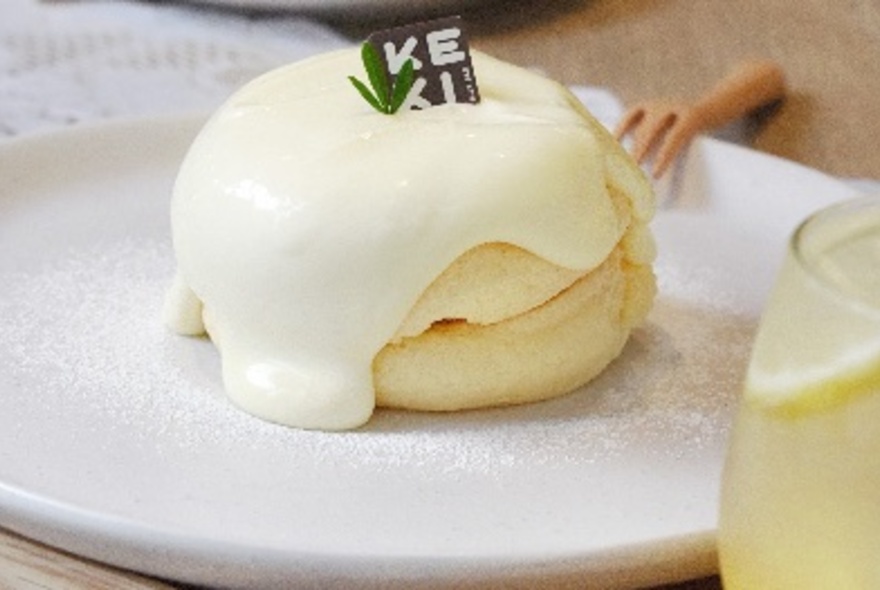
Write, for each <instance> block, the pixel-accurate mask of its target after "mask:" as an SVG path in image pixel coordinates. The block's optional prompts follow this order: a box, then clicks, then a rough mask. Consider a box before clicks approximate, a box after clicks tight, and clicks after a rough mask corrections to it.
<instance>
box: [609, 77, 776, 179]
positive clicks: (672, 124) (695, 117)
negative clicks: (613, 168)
mask: <svg viewBox="0 0 880 590" xmlns="http://www.w3.org/2000/svg"><path fill="white" fill-rule="evenodd" d="M784 95H785V77H784V76H783V73H782V69H781V68H780V67H779V65H778V64H776V63H775V62H773V61H769V60H759V61H746V62H743V63H741V64H740V65H739V66H737V67H736V68H734V69H733V70H732V71H731V72H730V73H729V74H728V75H727V76H725V77H724V78H723V79H722V80H721V81H720V82H719V83H718V84H716V85H715V86H714V87H712V89H711V90H709V92H707V93H706V94H705V95H703V96H702V97H701V98H700V99H699V100H697V101H696V102H695V103H693V104H686V103H682V102H675V101H671V100H651V101H645V102H643V103H640V104H637V105H635V106H634V107H632V108H631V109H629V110H628V111H627V112H626V113H625V114H624V116H623V118H622V119H621V121H620V123H619V124H618V125H617V128H616V129H615V132H614V134H615V135H616V136H617V138H618V139H621V138H622V137H623V136H625V135H626V134H627V133H632V135H633V139H634V144H633V148H632V151H633V157H635V159H636V160H637V161H638V162H639V163H642V162H643V161H644V160H645V158H646V157H647V156H648V154H649V153H650V152H651V150H652V148H653V147H654V146H656V145H659V148H658V149H657V153H656V156H655V158H654V165H653V169H652V174H653V175H654V178H659V177H660V176H662V175H663V173H664V172H665V171H666V169H667V168H668V167H669V165H670V164H671V163H672V162H673V160H675V157H676V156H677V155H678V154H679V153H680V152H681V151H682V150H684V149H685V148H686V147H687V145H688V143H690V141H691V140H692V139H693V138H694V136H696V135H698V134H699V133H703V132H705V131H708V130H710V129H716V128H718V127H721V126H722V125H724V124H726V123H730V122H731V121H734V120H736V119H738V118H740V117H742V116H745V115H746V114H748V113H750V112H752V111H754V110H756V109H758V108H759V107H762V106H765V105H767V104H770V103H772V102H775V101H778V100H781V99H782V98H783V97H784ZM661 140H662V141H661Z"/></svg>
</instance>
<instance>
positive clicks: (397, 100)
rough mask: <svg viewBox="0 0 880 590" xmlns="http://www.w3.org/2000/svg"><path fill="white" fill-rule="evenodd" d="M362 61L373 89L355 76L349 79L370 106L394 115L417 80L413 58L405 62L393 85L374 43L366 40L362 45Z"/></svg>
mask: <svg viewBox="0 0 880 590" xmlns="http://www.w3.org/2000/svg"><path fill="white" fill-rule="evenodd" d="M361 61H363V62H364V69H365V70H366V71H367V79H368V80H369V82H370V86H371V87H372V90H370V88H368V87H367V85H366V84H364V83H363V82H361V81H360V80H358V79H357V78H355V77H354V76H349V77H348V79H349V81H350V82H351V83H352V85H353V86H354V87H355V88H356V89H357V91H358V92H359V93H360V95H361V96H362V97H364V100H366V101H367V102H368V103H370V106H372V107H373V108H374V109H376V110H377V111H379V112H380V113H384V114H386V115H393V114H394V113H396V112H397V111H398V110H399V109H400V107H401V105H403V102H404V101H405V100H406V95H407V94H409V91H410V89H411V88H412V86H413V83H414V82H415V67H414V66H413V60H412V58H410V59H408V60H406V61H405V62H404V64H403V66H402V67H401V68H400V72H399V73H398V74H397V77H396V78H395V80H394V85H393V86H392V85H391V84H389V83H388V76H387V75H386V73H385V67H384V65H383V64H382V58H380V57H379V52H378V51H376V48H375V47H373V45H372V44H370V43H368V42H364V44H363V45H362V46H361Z"/></svg>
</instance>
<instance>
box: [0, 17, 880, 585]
mask: <svg viewBox="0 0 880 590" xmlns="http://www.w3.org/2000/svg"><path fill="white" fill-rule="evenodd" d="M463 14H464V15H465V16H466V18H467V19H468V22H469V23H470V25H471V29H472V34H473V37H474V40H473V42H474V45H475V46H477V47H479V48H481V49H483V50H485V51H487V52H489V53H492V54H494V55H496V56H498V57H500V58H503V59H507V60H509V61H512V62H515V63H520V64H524V65H525V64H528V65H534V66H538V67H541V68H543V69H544V70H545V71H546V72H547V73H548V74H549V75H550V76H551V77H554V78H556V79H558V80H560V81H562V82H564V83H567V84H586V85H594V86H605V87H608V88H610V89H611V90H613V91H615V92H616V93H617V94H618V95H619V96H620V97H621V98H622V99H623V100H624V101H625V102H626V103H628V104H630V103H633V102H635V101H638V100H640V99H644V98H648V97H657V96H673V97H680V98H685V99H687V98H693V97H695V96H696V95H697V94H698V93H700V92H701V91H703V90H705V89H706V88H708V87H709V86H710V85H711V84H712V83H713V82H715V81H717V80H718V79H719V78H720V77H721V76H722V75H723V74H724V73H725V72H726V71H727V70H728V69H729V68H730V67H732V66H733V65H734V64H735V63H737V62H739V61H740V60H742V59H745V58H749V57H769V58H773V59H775V60H777V61H778V62H779V63H780V64H782V66H783V68H784V69H785V71H786V75H787V80H788V84H789V87H790V95H789V97H788V99H787V100H786V101H785V102H784V104H782V105H781V107H780V108H779V109H777V110H776V111H775V112H774V113H773V114H772V115H771V116H769V117H768V118H767V119H765V120H763V121H762V122H761V125H760V126H759V127H757V128H756V129H754V134H753V136H752V145H753V147H754V148H756V149H758V150H760V151H764V152H767V153H771V154H776V155H778V156H782V157H784V158H788V159H791V160H795V161H797V162H801V163H803V164H806V165H808V166H811V167H814V168H818V169H820V170H823V171H825V172H828V173H830V174H833V175H837V176H845V177H865V178H873V179H880V155H878V152H880V150H878V148H880V100H878V97H880V3H878V2H876V0H848V1H847V2H828V1H827V0H799V1H798V2H796V3H795V2H791V1H790V0H760V1H758V0H751V1H747V0H701V1H700V2H694V1H693V0H650V1H646V0H592V1H591V0H580V1H578V0H555V1H552V2H550V1H548V2H532V1H508V2H495V3H493V4H489V5H487V6H485V7H478V8H476V9H473V10H470V11H464V12H463ZM331 24H332V25H333V26H335V27H336V28H337V29H338V30H340V31H342V32H343V33H345V34H348V35H350V36H351V37H352V39H360V38H362V36H363V34H364V33H365V32H366V31H368V30H369V29H372V28H374V25H375V23H365V22H361V23H359V24H351V23H341V22H331ZM171 587H172V586H169V585H167V584H164V583H162V582H159V581H155V580H151V579H147V578H143V577H140V576H137V575H133V574H129V573H125V572H120V571H118V570H114V569H112V568H108V567H104V566H101V565H98V564H95V563H93V562H88V561H85V560H81V559H78V558H75V557H72V556H69V555H66V554H64V553H62V552H58V551H54V550H52V549H49V548H47V547H44V546H42V545H39V544H36V543H32V542H30V541H27V540H25V539H23V538H21V537H19V536H17V535H14V534H11V533H4V532H2V531H0V588H51V589H55V588H65V589H80V588H82V589H86V588H88V589H94V588H115V589H126V588H132V589H133V588H139V589H140V588H153V589H155V588H171ZM720 587H721V585H720V582H719V581H718V579H717V578H710V579H706V580H696V581H691V582H687V583H684V584H679V585H676V586H669V587H667V589H668V590H672V589H673V588H674V589H675V590H717V589H719V588H720Z"/></svg>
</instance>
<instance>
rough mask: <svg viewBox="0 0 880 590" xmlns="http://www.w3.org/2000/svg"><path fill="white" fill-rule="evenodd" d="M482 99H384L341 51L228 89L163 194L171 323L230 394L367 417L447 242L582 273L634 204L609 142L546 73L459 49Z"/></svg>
mask: <svg viewBox="0 0 880 590" xmlns="http://www.w3.org/2000/svg"><path fill="white" fill-rule="evenodd" d="M473 64H474V70H475V74H476V77H477V81H478V84H479V87H480V94H481V97H482V101H481V102H480V103H479V104H477V105H471V104H457V105H445V106H440V107H435V108H431V109H427V110H423V111H407V112H398V113H397V114H395V115H385V114H381V113H378V112H377V111H375V110H373V109H372V108H371V107H370V106H369V105H368V104H367V103H366V102H365V101H364V100H363V98H361V96H360V95H359V94H358V93H357V92H356V91H355V90H354V88H353V87H352V86H351V84H350V83H349V81H348V80H347V77H348V76H349V75H357V76H361V75H362V71H363V66H362V65H361V62H360V55H359V52H358V51H357V50H356V49H350V50H343V51H339V52H335V53H330V54H326V55H323V56H319V57H316V58H312V59H310V60H306V61H303V62H299V63H295V64H292V65H289V66H286V67H283V68H280V69H278V70H275V71H273V72H270V73H268V74H266V75H264V76H262V77H260V78H258V79H256V80H254V81H253V82H251V83H250V84H248V85H247V86H245V87H244V88H243V89H242V90H240V91H239V92H237V93H236V94H235V95H234V96H233V97H232V98H231V99H230V100H229V101H228V102H227V103H226V104H225V105H224V106H223V107H222V108H220V109H219V110H218V112H217V113H216V114H215V115H214V116H213V117H212V118H211V120H210V121H209V122H208V123H207V124H206V125H205V127H204V129H203V130H202V131H201V133H200V134H199V136H198V137H197V139H196V140H195V142H194V143H193V145H192V147H191V149H190V151H189V153H188V155H187V156H186V158H185V160H184V162H183V164H182V167H181V169H180V173H179V176H178V179H177V183H176V186H175V189H174V196H173V199H172V205H171V219H172V228H173V239H174V248H175V252H176V256H177V261H178V273H177V277H176V279H175V284H174V286H173V287H172V288H171V290H170V291H169V294H168V299H167V301H166V322H167V323H168V324H169V325H170V326H171V327H172V328H173V329H174V330H176V331H178V332H180V333H185V334H200V333H203V332H204V331H205V329H207V332H208V333H209V334H210V336H211V339H212V340H213V342H214V343H215V344H216V346H217V347H218V349H219V351H220V354H221V358H222V366H223V379H224V385H225V388H226V391H227V394H228V395H229V397H230V398H231V399H232V400H233V401H234V402H235V403H236V404H237V405H239V406H240V407H241V408H243V409H244V410H246V411H248V412H250V413H252V414H255V415H257V416H259V417H262V418H264V419H267V420H270V421H274V422H278V423H282V424H286V425H290V426H295V427H300V428H314V429H327V430H337V429H349V428H355V427H357V426H359V425H362V424H364V423H365V422H366V421H367V420H368V419H369V418H370V416H371V414H372V412H373V409H374V406H375V394H374V388H373V377H372V374H371V363H372V360H373V358H374V356H375V355H376V353H377V352H378V351H379V350H380V349H382V347H383V346H384V345H385V344H386V343H387V342H388V341H389V339H390V338H391V337H392V336H393V335H394V333H395V331H396V330H397V328H398V327H399V326H400V325H401V322H402V321H403V320H404V318H405V317H406V315H407V313H408V312H409V310H410V309H411V308H412V307H413V305H414V304H415V302H416V301H417V300H418V298H419V296H420V295H421V294H422V292H423V291H425V289H426V288H427V287H428V285H429V284H430V283H431V282H432V281H433V280H434V279H435V278H436V277H437V276H438V275H439V274H440V273H441V272H442V271H443V270H444V269H445V268H446V267H447V266H449V265H450V263H452V262H453V260H455V259H456V258H457V257H459V256H460V255H461V254H463V253H464V252H466V251H468V250H469V249H471V248H473V247H475V246H477V245H480V244H485V243H492V242H506V243H510V244H514V245H516V246H519V247H521V248H523V249H525V250H528V251H530V252H532V253H534V254H536V255H537V256H540V257H541V258H544V259H545V260H547V261H549V262H552V263H554V264H556V265H559V266H563V267H567V268H572V269H579V270H581V269H582V270H584V271H586V270H589V269H592V268H594V267H596V266H597V265H599V264H600V263H601V262H602V261H603V260H605V258H606V257H607V256H608V255H609V253H610V252H611V251H612V249H614V248H615V246H616V245H617V243H618V241H619V240H620V238H621V236H622V235H623V233H624V231H625V230H626V227H625V221H623V220H620V219H619V218H618V216H617V214H616V213H615V209H614V206H613V204H612V200H611V199H610V198H609V186H616V187H618V188H620V189H621V190H622V191H623V192H624V193H625V194H627V195H629V196H630V198H631V199H633V202H632V203H631V206H632V210H633V214H634V215H635V216H636V217H637V218H641V219H648V218H650V216H651V215H652V213H653V211H652V207H653V201H652V198H651V196H650V191H649V190H647V189H646V188H645V182H644V179H643V178H641V177H639V176H638V175H637V174H635V173H633V172H632V170H631V167H630V165H628V164H626V165H622V164H620V163H619V162H618V160H620V159H621V158H625V157H626V156H625V155H624V154H623V152H622V151H621V150H620V149H619V148H618V147H617V146H616V145H615V146H614V149H610V148H609V146H610V145H611V142H613V140H612V139H611V138H610V137H609V136H608V135H607V133H606V132H605V131H604V129H601V128H600V126H599V125H598V123H596V122H595V121H594V120H593V119H592V117H590V116H589V115H588V114H587V113H586V112H585V111H584V110H583V108H582V107H581V105H580V104H579V103H578V102H577V100H576V99H575V98H574V97H573V96H571V95H570V94H569V93H568V91H567V90H565V89H564V88H563V87H561V86H560V85H558V84H556V83H554V82H552V81H550V80H547V79H545V78H543V77H541V76H540V75H537V74H534V73H531V72H529V71H526V70H524V69H521V68H517V67H515V66H512V65H509V64H506V63H503V62H500V61H498V60H495V59H493V58H490V57H487V56H485V55H483V54H481V53H479V52H473Z"/></svg>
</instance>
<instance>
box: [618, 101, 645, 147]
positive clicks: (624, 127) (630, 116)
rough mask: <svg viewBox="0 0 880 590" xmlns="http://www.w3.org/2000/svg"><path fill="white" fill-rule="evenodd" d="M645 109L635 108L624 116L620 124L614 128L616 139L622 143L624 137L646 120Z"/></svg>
mask: <svg viewBox="0 0 880 590" xmlns="http://www.w3.org/2000/svg"><path fill="white" fill-rule="evenodd" d="M644 116H645V109H644V108H643V107H641V106H635V107H633V108H631V109H629V110H628V111H627V112H625V113H624V114H623V117H621V119H620V122H619V123H617V126H616V127H615V128H614V137H616V138H617V140H618V141H620V140H621V139H622V138H623V136H624V135H626V134H627V133H629V132H630V131H632V130H633V128H635V126H636V125H638V124H639V122H640V121H641V120H642V119H643V118H644Z"/></svg>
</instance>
